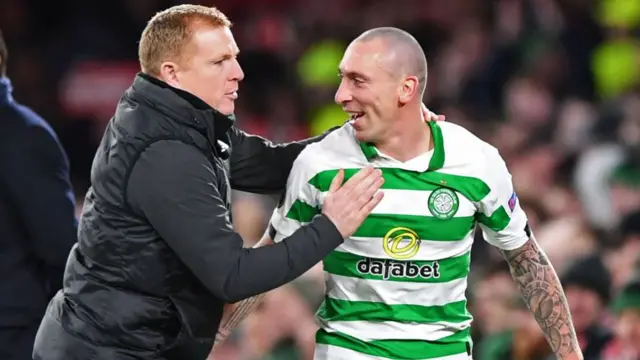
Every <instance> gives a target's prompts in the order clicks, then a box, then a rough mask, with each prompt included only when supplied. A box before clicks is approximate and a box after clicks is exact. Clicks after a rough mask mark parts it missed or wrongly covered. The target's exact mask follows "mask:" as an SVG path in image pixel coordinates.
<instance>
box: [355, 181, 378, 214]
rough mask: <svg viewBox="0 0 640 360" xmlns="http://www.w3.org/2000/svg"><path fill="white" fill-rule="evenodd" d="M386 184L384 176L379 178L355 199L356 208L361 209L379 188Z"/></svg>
mask: <svg viewBox="0 0 640 360" xmlns="http://www.w3.org/2000/svg"><path fill="white" fill-rule="evenodd" d="M382 184H384V178H380V179H377V180H376V181H374V182H373V183H372V184H371V185H369V187H368V188H367V189H365V191H364V192H363V193H362V194H361V195H360V196H359V197H358V199H357V200H356V201H355V204H354V205H355V206H356V209H361V208H362V207H363V206H364V205H365V204H366V203H367V202H368V201H369V200H371V198H372V197H373V196H374V195H375V194H376V192H377V191H378V190H380V188H381V187H382Z"/></svg>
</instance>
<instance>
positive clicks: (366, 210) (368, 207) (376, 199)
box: [358, 191, 384, 221]
mask: <svg viewBox="0 0 640 360" xmlns="http://www.w3.org/2000/svg"><path fill="white" fill-rule="evenodd" d="M383 197H384V192H382V191H379V192H377V193H376V194H375V195H373V197H372V198H371V199H369V201H368V202H367V203H366V204H365V205H364V206H363V207H362V208H361V209H360V210H359V212H358V217H359V218H360V219H362V221H364V219H365V218H366V217H367V216H368V215H369V214H371V212H372V211H373V209H375V208H376V206H378V204H380V201H382V198H383Z"/></svg>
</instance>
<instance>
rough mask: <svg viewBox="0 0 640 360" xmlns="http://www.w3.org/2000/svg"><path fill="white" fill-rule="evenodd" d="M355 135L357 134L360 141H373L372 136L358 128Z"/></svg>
mask: <svg viewBox="0 0 640 360" xmlns="http://www.w3.org/2000/svg"><path fill="white" fill-rule="evenodd" d="M355 136H356V139H357V140H358V141H360V142H372V141H373V139H372V138H371V136H367V134H366V133H365V132H364V131H362V130H356V131H355Z"/></svg>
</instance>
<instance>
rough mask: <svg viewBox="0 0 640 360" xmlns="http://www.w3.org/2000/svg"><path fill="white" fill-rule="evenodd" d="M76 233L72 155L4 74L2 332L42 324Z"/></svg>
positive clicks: (0, 128)
mask: <svg viewBox="0 0 640 360" xmlns="http://www.w3.org/2000/svg"><path fill="white" fill-rule="evenodd" d="M76 232H77V221H76V218H75V200H74V196H73V192H72V190H71V185H70V181H69V163H68V160H67V156H66V154H65V152H64V150H63V149H62V146H61V145H60V143H59V141H58V139H57V137H56V135H55V133H54V132H53V130H52V129H51V127H50V126H49V125H48V124H47V123H46V122H45V121H44V120H43V119H42V118H41V117H40V116H38V115H37V114H36V113H34V112H33V111H32V110H30V109H29V108H27V107H25V106H23V105H20V104H19V103H17V102H16V101H15V100H14V99H13V98H12V96H11V83H10V82H9V80H8V79H7V78H2V77H0V331H6V329H10V328H19V327H24V326H28V325H30V324H36V325H37V323H38V322H39V321H40V319H41V318H42V316H43V315H44V311H45V309H46V307H47V303H48V302H49V300H50V299H51V298H52V297H53V295H54V294H55V293H56V292H57V291H58V290H59V289H60V288H62V275H63V271H64V266H65V263H66V261H67V257H68V256H69V251H70V250H71V247H72V246H73V244H75V243H76V241H77V235H76ZM17 330H18V331H20V329H17ZM34 335H35V334H34ZM5 346H11V344H2V343H0V348H5Z"/></svg>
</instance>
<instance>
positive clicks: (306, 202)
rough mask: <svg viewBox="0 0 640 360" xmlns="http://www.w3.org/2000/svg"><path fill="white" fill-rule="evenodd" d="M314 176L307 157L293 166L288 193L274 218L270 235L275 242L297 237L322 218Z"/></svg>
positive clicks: (301, 157) (298, 160) (286, 191)
mask: <svg viewBox="0 0 640 360" xmlns="http://www.w3.org/2000/svg"><path fill="white" fill-rule="evenodd" d="M313 175H315V174H314V172H313V170H312V166H311V164H310V162H309V160H308V156H305V153H303V154H301V156H300V157H298V159H296V161H295V162H294V163H293V168H292V169H291V173H290V174H289V178H288V179H287V187H286V190H285V193H284V195H283V197H282V199H281V200H280V203H279V204H278V207H276V209H275V210H274V212H273V215H272V216H271V221H270V224H269V232H270V235H271V238H272V239H273V241H274V242H280V241H282V240H283V239H284V238H286V237H288V236H290V235H291V234H293V232H294V231H296V230H297V229H299V228H300V227H301V226H303V225H304V224H306V223H309V222H310V221H311V220H312V219H313V217H314V216H316V215H318V214H320V212H321V208H320V201H319V200H320V196H321V193H320V191H319V190H317V189H316V188H315V187H314V186H313V185H311V184H310V183H309V180H310V179H311V178H312V177H313Z"/></svg>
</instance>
